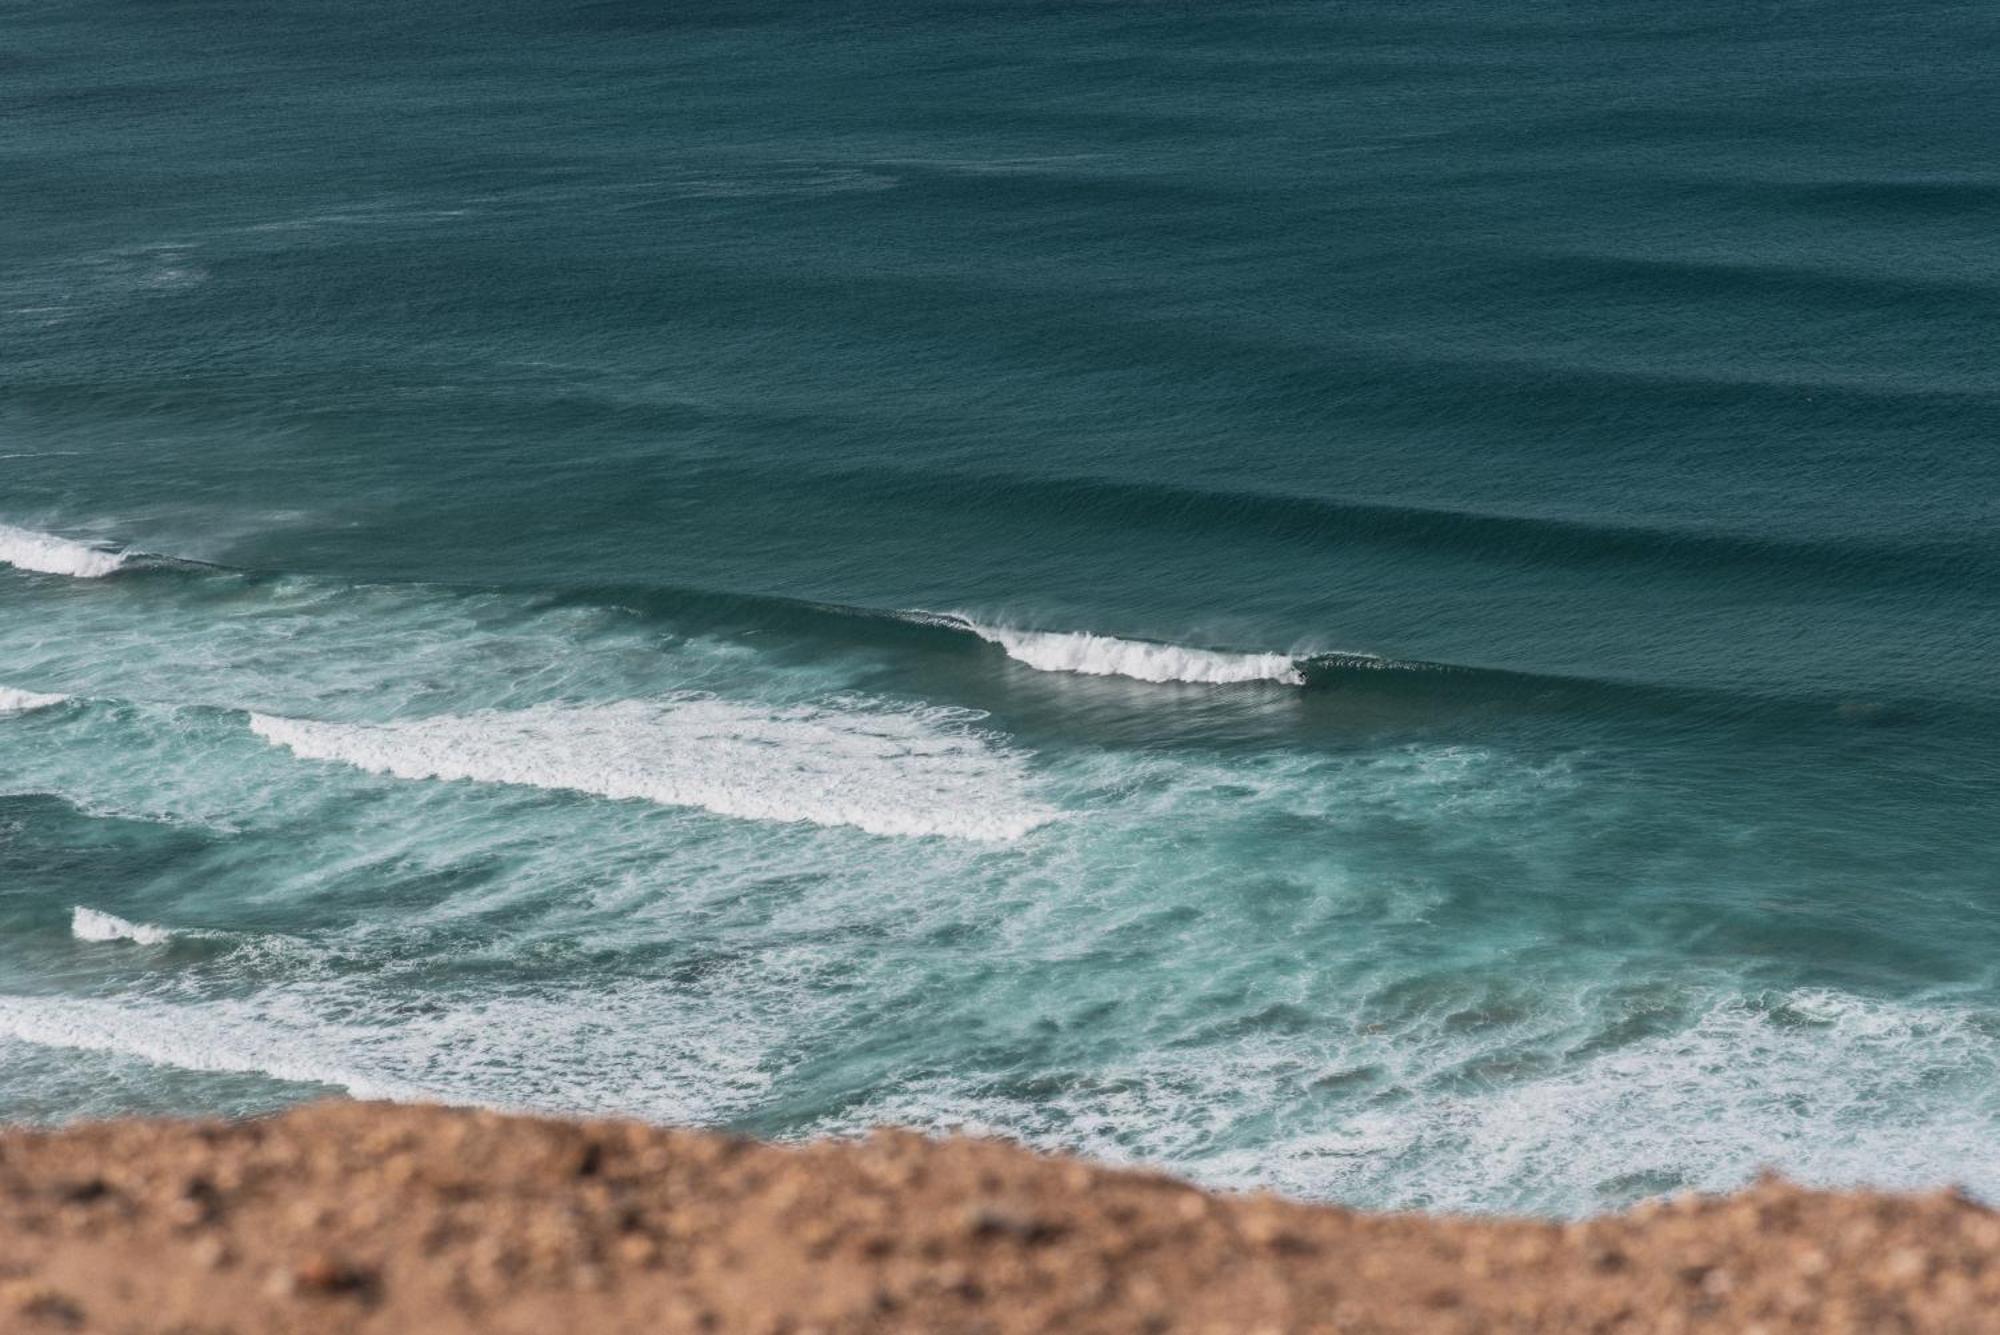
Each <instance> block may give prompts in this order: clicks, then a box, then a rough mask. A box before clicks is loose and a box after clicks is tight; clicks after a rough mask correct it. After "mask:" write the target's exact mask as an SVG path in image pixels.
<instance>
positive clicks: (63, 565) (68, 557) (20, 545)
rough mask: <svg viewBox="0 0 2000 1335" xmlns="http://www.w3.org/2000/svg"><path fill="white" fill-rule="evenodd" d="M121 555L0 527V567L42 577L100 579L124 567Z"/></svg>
mask: <svg viewBox="0 0 2000 1335" xmlns="http://www.w3.org/2000/svg"><path fill="white" fill-rule="evenodd" d="M125 555H126V554H125V553H124V552H108V551H105V550H104V549H102V548H100V547H92V546H90V545H89V544H87V543H82V542H77V541H75V540H74V539H71V538H59V537H57V536H55V535H54V534H53V533H37V532H36V531H35V530H33V529H28V528H16V527H14V526H13V525H12V524H0V565H10V566H13V567H14V568H15V569H17V570H33V571H36V572H38V573H40V574H44V575H69V576H72V577H74V578H76V579H102V578H103V577H104V576H106V575H109V574H111V573H112V572H113V571H116V570H117V569H119V568H120V567H121V566H123V565H124V564H125Z"/></svg>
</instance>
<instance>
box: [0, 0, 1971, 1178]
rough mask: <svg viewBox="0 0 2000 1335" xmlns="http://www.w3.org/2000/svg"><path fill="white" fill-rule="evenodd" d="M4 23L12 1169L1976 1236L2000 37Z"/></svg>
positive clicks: (730, 13) (1, 121)
mask: <svg viewBox="0 0 2000 1335" xmlns="http://www.w3.org/2000/svg"><path fill="white" fill-rule="evenodd" d="M0 16H4V24H3V25H0V33H4V35H5V41H4V45H0V199H4V203H0V222H4V226H0V563H4V564H0V1118H4V1119H9V1120H26V1121H60V1120H65V1119H69V1118H74V1117H78V1116H97V1115H104V1114H110V1113H118V1112H126V1111H160V1110H169V1111H222V1112H246V1111H256V1110H264V1109H269V1108H274V1107H278V1106H282V1105H284V1104H286V1103H288V1102H292V1101H295V1100H299V1099H304V1098H310V1097H316V1096H320V1095H324V1094H326V1093H328V1092H333V1091H345V1092H351V1093H353V1094H357V1095H363V1096H369V1097H389V1098H426V1099H446V1100H453V1101H461V1102H472V1103H480V1104H490V1105H495V1106H501V1107H509V1108H529V1109H538V1110H551V1111H563V1112H585V1113H618V1114H631V1115H637V1116H642V1117H647V1118H652V1119H657V1120H662V1121H669V1122H699V1123H707V1124H718V1125H725V1126H730V1127H735V1128H739V1129H742V1130H746V1131H749V1132H753V1133H756V1134H759V1135H768V1136H779V1137H797V1136H807V1135H815V1134H824V1133H841V1132H848V1131H852V1130H855V1129H858V1128H861V1127H864V1126H867V1125H870V1124H874V1123H878V1122H885V1121H887V1122H898V1123H904V1124H909V1125H915V1126H919V1127H924V1128H934V1129H941V1128H949V1127H967V1128H973V1129H979V1130H990V1131H996V1132H1001V1133H1005V1134H1008V1135H1012V1136H1016V1137H1021V1138H1025V1139H1027V1140H1030V1141H1032V1142H1034V1143H1037V1144H1043V1145H1048V1146H1054V1147H1061V1148H1068V1149H1076V1150H1083V1151H1086V1152H1089V1153H1092V1154H1096V1155H1101V1156H1106V1157H1110V1158H1116V1159H1124V1160H1136V1161H1143V1162H1148V1163H1153V1164H1158V1165H1162V1166H1165V1167H1167V1168H1169V1169H1171V1170H1173V1171H1175V1172H1179V1173H1182V1174H1186V1175H1189V1176H1192V1177H1194V1178H1197V1179H1199V1180H1202V1181H1207V1182H1213V1183H1220V1184H1228V1185H1260V1186H1269V1187H1274V1188H1278V1189H1282V1190H1285V1191H1288V1192H1294V1193H1298V1194H1302V1195H1307V1196H1312V1197H1316V1198H1326V1199H1333V1200H1339V1201H1345V1202H1352V1203H1357V1204H1363V1205H1370V1206H1398V1207H1403V1206H1421V1207H1442V1208H1451V1209H1469V1210H1529V1211H1536V1212H1546V1213H1553V1214H1574V1213H1581V1212H1588V1211H1593V1210H1599V1209H1605V1208H1610V1207H1615V1206H1618V1205H1621V1204H1624V1203H1627V1202H1630V1201H1632V1200H1634V1199H1637V1198H1640V1197H1643V1196H1645V1195H1648V1194H1651V1193H1655V1192H1660V1191H1666V1190H1672V1189H1677V1188H1682V1187H1689V1186H1693V1187H1703V1188H1709V1187H1718V1188H1719V1187H1726V1186H1729V1185H1733V1184H1735V1183H1737V1182H1739V1181H1741V1180H1742V1179H1744V1178H1745V1177H1746V1176H1747V1175H1749V1174H1750V1173H1751V1172H1753V1171H1754V1170H1755V1169H1756V1168H1757V1167H1758V1166H1760V1165H1766V1164H1769V1165H1775V1166H1777V1167H1780V1168H1782V1169H1783V1170H1785V1171H1787V1172H1789V1173H1792V1174H1794V1175H1796V1176H1799V1177H1802V1178H1804V1179H1806V1180H1809V1181H1813V1182H1824V1183H1855V1182H1867V1183H1880V1184H1887V1185H1914V1184H1931V1183H1938V1182H1944V1181H1961V1182H1965V1183H1967V1184H1969V1185H1970V1186H1972V1187H1973V1188H1974V1189H1975V1190H1977V1191H1981V1192H1983V1193H1985V1194H1988V1195H1993V1194H1996V1193H2000V1170H1996V1168H1995V1166H1994V1160H1993V1157H1992V1155H1991V1153H1990V1151H1991V1147H1992V1145H1993V1143H1994V1142H1995V1138H1996V1134H2000V972H1996V961H2000V879H1996V871H1995V869H1996V867H2000V824H1996V820H1995V815H1996V800H2000V688H1996V686H1995V683H1994V678H1993V658H1994V651H1995V648H1996V645H2000V593H1996V587H2000V586H1996V576H2000V529H1996V521H2000V450H1996V448H1995V443H1996V441H2000V375H1996V372H1995V366H1994V357H1993V351H1992V349H1993V347H1994V346H1995V332H1996V316H2000V248H1996V247H1995V246H1994V244H1993V235H1992V226H1991V223H1992V219H1993V218H1994V217H1995V216H2000V215H1996V212H1995V209H1996V205H2000V172H1996V170H1995V168H1994V165H1993V162H1992V156H1991V145H1992V143H1993V142H1994V141H1995V136H1996V131H2000V96H1996V92H1995V87H1994V84H1993V81H1992V79H1991V77H1990V70H1991V55H1992V52H1993V50H1994V49H1995V42H1996V39H2000V15H1996V12H1995V11H1994V10H1993V9H1992V8H1991V7H1990V6H1983V5H1972V4H1948V3H1941V4H1933V5H1926V6H1922V7H1897V6H1883V5H1880V4H1870V5H1863V4H1859V3H1853V2H1851V0H1829V3H1825V4H1820V5H1815V6H1811V7H1804V6H1796V5H1772V6H1766V7H1762V8H1754V9H1749V10H1746V9H1745V8H1744V7H1742V6H1740V5H1719V4H1693V5H1682V6H1677V7H1673V8H1672V9H1671V10H1669V11H1662V10H1661V9H1660V8H1659V7H1658V6H1642V5H1638V4H1633V3H1626V2H1625V0H1604V2H1601V3H1596V4H1591V5H1560V4H1558V5H1548V4H1526V3H1515V2H1514V0H1502V2H1501V3H1489V4H1483V5H1471V4H1460V3H1443V2H1440V0H1414V2H1413V3H1407V4H1398V5H1394V6H1389V5H1334V4H1327V3H1288V4H1260V5H1249V6H1241V7H1219V6H1214V7H1194V6H1169V5H1163V4H1157V3H1147V4H1125V3H1110V2H1109V0H1105V2H1100V3H1088V4H1082V3H1079V4H1026V3H1022V4H1010V3H995V4H987V5H979V6H975V5H963V4H952V3H942V2H941V0H932V2H931V3H915V2H914V0H912V2H910V3H903V2H901V0H899V2H898V3H886V2H884V3H869V4H855V5H818V6H806V5H779V4H774V3H762V4H759V3H737V4H714V5H706V6H694V7H689V6H659V5H643V4H637V3H623V2H610V3H594V4H586V5H575V6H555V5H546V4H542V5H533V4H518V3H517V4H499V5H488V6H479V7H472V6H454V5H447V6H427V7H418V8H417V9H415V10H413V9H412V8H411V7H409V6H392V5H387V4H380V3H374V2H373V0H365V2H364V3H354V2H353V0H349V2H348V3H343V4H341V5H339V6H334V5H331V4H323V3H310V2H307V3H299V4H293V5H288V6H286V7H284V9H283V12H282V13H278V12H275V11H272V10H270V9H268V7H256V6H247V5H243V4H240V3H221V2H217V0H190V2H188V3H179V4H176V5H173V6H155V5H139V4H129V3H110V2H108V0H107V2H105V3H97V2H95V0H92V2H90V3H38V2H31V3H18V2H10V3H5V4H0Z"/></svg>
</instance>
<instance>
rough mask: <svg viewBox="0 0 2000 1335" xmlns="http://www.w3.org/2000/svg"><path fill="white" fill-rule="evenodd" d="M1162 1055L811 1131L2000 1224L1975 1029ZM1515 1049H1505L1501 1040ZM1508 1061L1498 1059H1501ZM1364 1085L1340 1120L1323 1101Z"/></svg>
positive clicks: (1708, 1033)
mask: <svg viewBox="0 0 2000 1335" xmlns="http://www.w3.org/2000/svg"><path fill="white" fill-rule="evenodd" d="M1329 1031H1330V1032H1329V1033H1328V1034H1327V1035H1326V1036H1324V1037H1317V1038H1314V1039H1310V1040H1306V1039H1277V1038H1260V1039H1248V1040H1246V1039H1240V1038H1236V1039H1232V1040H1230V1041H1229V1042H1227V1043H1219V1044H1213V1045H1201V1046H1197V1047H1186V1048H1164V1049H1155V1050H1154V1051H1152V1052H1149V1053H1144V1054H1137V1055H1135V1056H1133V1057H1132V1058H1130V1059H1128V1060H1125V1061H1122V1062H1120V1063H1118V1064H1116V1065H1114V1066H1112V1067H1109V1068H1106V1069H1100V1070H1096V1071H1093V1072H1092V1073H1091V1075H1090V1077H1089V1078H1079V1079H1077V1080H1075V1081H1073V1082H1070V1083H1068V1084H1066V1085H1065V1086H1064V1087H1063V1088H1062V1089H1060V1090H1059V1091H1057V1092H1055V1093H1054V1094H1052V1095H1050V1096H1047V1097H1040V1098H1034V1099H1029V1098H1021V1097H1013V1096H1008V1095H1005V1094H1000V1093H996V1092H994V1089H993V1083H994V1082H993V1081H992V1080H991V1079H990V1078H987V1077H985V1076H984V1075H983V1074H982V1073H978V1072H974V1073H970V1074H968V1075H966V1076H953V1077H934V1078H930V1079H926V1080H923V1081H918V1082H911V1083H906V1084H902V1085H899V1086H896V1087H894V1088H892V1089H888V1090H885V1091H884V1092H883V1093H882V1094H881V1095H880V1096H878V1097H877V1098H875V1099H872V1100H870V1101H868V1102H866V1103H864V1104H860V1105H857V1106H854V1107H851V1108H848V1109H846V1110H844V1111H843V1112H842V1113H841V1114H840V1115H839V1116H837V1117H834V1118H829V1119H827V1120H826V1121H824V1122H821V1123H819V1124H817V1125H816V1126H814V1127H812V1128H810V1131H811V1132H812V1133H814V1134H850V1133H855V1132H858V1131H861V1130H863V1129H865V1128H867V1127H869V1126H872V1125H878V1124H884V1123H888V1124H900V1125H906V1126H913V1127H918V1128H927V1129H932V1130H952V1129H960V1130H968V1131H974V1132H980V1133H988V1134H991V1133H996V1132H997V1133H1000V1134H1005V1135H1009V1136H1014V1137H1018V1138H1021V1139H1023V1140H1026V1141H1028V1142H1030V1143H1032V1144H1037V1145H1041V1146H1044V1147H1047V1148H1052V1149H1060V1150H1064V1151H1068V1152H1072V1153H1078V1152H1080V1153H1084V1154H1088V1155H1091V1156H1093V1157H1097V1158H1102V1159H1107V1160H1112V1161H1126V1162H1140V1163H1146V1164H1149V1165H1153V1166H1156V1167H1161V1168H1165V1169H1168V1170H1170V1171H1173V1172H1176V1173H1180V1174H1183V1175H1186V1176H1188V1177H1191V1178H1193V1179H1195V1180H1197V1181H1200V1182H1204V1183H1207V1184H1209V1185H1212V1186H1217V1187H1224V1188H1259V1189H1276V1190H1279V1191H1282V1192H1285V1193H1287V1194H1290V1195H1295V1196H1301V1197H1305V1198H1311V1199H1322V1200H1334V1201H1339V1202H1342V1203H1345V1204H1351V1205H1357V1206H1364V1207H1367V1208H1373V1209H1425V1210H1433V1211H1449V1212H1453V1213H1458V1212H1490V1211H1504V1212H1509V1213H1516V1212H1529V1213H1536V1214H1546V1215H1557V1216H1574V1215H1585V1214H1592V1213H1596V1212H1599V1211H1602V1210H1606V1209H1611V1208H1617V1207H1621V1206H1624V1205H1627V1204H1630V1203H1631V1202H1632V1201H1633V1200H1635V1199H1638V1198H1641V1197H1643V1196H1645V1195H1648V1194H1653V1193H1657V1192H1661V1191H1666V1190H1677V1189H1682V1188H1693V1189H1696V1190H1701V1191H1727V1190H1731V1189H1734V1188H1736V1187H1738V1186H1741V1185H1742V1184H1743V1183H1744V1182H1746V1181H1747V1180H1749V1179H1750V1178H1751V1177H1752V1176H1753V1175H1755V1174H1756V1173H1757V1172H1758V1171H1759V1170H1761V1169H1765V1168H1775V1169H1777V1170H1778V1171H1780V1172H1782V1173H1784V1174H1785V1175H1787V1176H1789V1177H1792V1178H1794V1179H1796V1180H1799V1181H1802V1182H1805V1183H1808V1184H1811V1185H1817V1186H1826V1187H1876V1188H1882V1189H1890V1190H1913V1189H1922V1188H1930V1187H1937V1186H1942V1185H1947V1184H1958V1185H1962V1186H1965V1187H1967V1188H1969V1189H1970V1190H1972V1191H1973V1192H1974V1193H1975V1194H1977V1195H1979V1196H1980V1197H1982V1198H1984V1199H1988V1200H2000V1168H1997V1167H1996V1166H1995V1164H1994V1162H1993V1157H1992V1155H1991V1153H1990V1148H1991V1145H1992V1143H1993V1140H1994V1138H1995V1136H1996V1134H2000V1107H1996V1105H1995V1103H1994V1101H1993V1099H1992V1096H1991V1093H1990V1091H1991V1090H1992V1088H1993V1086H1994V1081H1995V1079H1996V1078H2000V1041H1996V1039H1995V1036H1994V1034H1993V1033H1992V1031H1991V1029H1990V1020H1989V1018H1988V1017H1985V1016H1982V1015H1981V1014H1979V1013H1978V1012H1977V1011H1974V1010H1972V1009H1969V1008H1967V1009H1961V1008H1958V1007H1954V1006H1935V1005H1924V1004H1915V1003H1905V1002H1890V1001H1878V1000H1872V999H1865V998H1861V997H1857V996H1852V995H1843V994H1831V993H1825V992H1817V991H1800V992H1794V993H1791V994H1789V995H1788V996H1782V997H1777V998H1760V999H1747V998H1740V997H1739V998H1730V999H1722V1000H1718V1001H1716V1002H1715V1003H1714V1004H1713V1005H1711V1006H1710V1007H1708V1008H1707V1009H1706V1010H1703V1011H1699V1012H1697V1013H1695V1014H1693V1015H1691V1016H1689V1017H1687V1020H1686V1022H1685V1023H1683V1024H1681V1025H1678V1026H1676V1027H1674V1028H1672V1029H1670V1030H1668V1031H1667V1032H1663V1033H1660V1034H1658V1035H1655V1036H1651V1037H1646V1038H1642V1039H1639V1040H1637V1041H1634V1042H1630V1043H1626V1044H1622V1045H1618V1046H1612V1047H1608V1048H1606V1049H1605V1050H1603V1051H1601V1052H1596V1053H1591V1054H1583V1053H1576V1052H1571V1051H1565V1050H1564V1049H1565V1048H1566V1046H1567V1045H1565V1044H1564V1043H1562V1042H1561V1041H1560V1040H1559V1039H1558V1038H1557V1037H1556V1036H1555V1035H1553V1034H1551V1035H1546V1036H1545V1040H1546V1041H1547V1051H1548V1054H1549V1056H1550V1057H1551V1058H1552V1060H1550V1061H1549V1062H1548V1063H1546V1065H1543V1064H1540V1063H1533V1062H1524V1063H1521V1065H1522V1067H1523V1074H1521V1075H1520V1076H1516V1077H1513V1078H1505V1077H1497V1078H1496V1077H1491V1076H1485V1077H1482V1078H1480V1079H1479V1080H1477V1081H1472V1082H1469V1081H1467V1080H1465V1079H1464V1074H1465V1071H1466V1068H1467V1067H1468V1066H1469V1065H1476V1064H1478V1062H1479V1061H1480V1060H1481V1058H1482V1057H1486V1056H1491V1055H1494V1054H1495V1053H1496V1052H1497V1053H1504V1054H1505V1055H1506V1057H1507V1058H1510V1059H1511V1058H1518V1056H1519V1055H1520V1054H1519V1053H1518V1052H1515V1051H1512V1050H1510V1049H1511V1045H1506V1046H1500V1047H1489V1046H1487V1044H1489V1043H1493V1042H1495V1040H1496V1039H1499V1036H1497V1035H1496V1036H1488V1037H1487V1038H1485V1039H1474V1038H1472V1037H1469V1036H1465V1035H1461V1036H1459V1037H1458V1038H1456V1039H1453V1040H1450V1041H1446V1040H1445V1039H1444V1038H1443V1036H1442V1035H1440V1034H1438V1033H1436V1032H1432V1033H1430V1034H1425V1033H1423V1032H1421V1031H1411V1030H1402V1031H1399V1032H1394V1033H1385V1034H1383V1035H1381V1036H1379V1037H1377V1036H1374V1035H1371V1034H1368V1033H1358V1034H1357V1033H1352V1032H1348V1033H1342V1032H1341V1031H1340V1029H1339V1028H1338V1027H1337V1026H1330V1027H1329ZM1516 1037H1518V1035H1516ZM1499 1041H1500V1042H1501V1043H1502V1044H1505V1040H1499ZM1363 1071H1374V1072H1377V1073H1378V1081H1379V1089H1380V1092H1379V1093H1378V1094H1377V1095H1376V1096H1374V1097H1362V1098H1357V1099H1355V1100H1354V1101H1353V1102H1351V1103H1348V1104H1346V1105H1345V1106H1342V1105H1340V1104H1337V1103H1333V1102H1331V1101H1329V1100H1327V1099H1326V1098H1325V1097H1324V1096H1323V1095H1321V1094H1319V1093H1318V1092H1317V1091H1316V1088H1315V1087H1316V1085H1318V1084H1319V1083H1321V1082H1323V1081H1326V1080H1329V1079H1336V1080H1337V1079H1340V1078H1342V1077H1343V1076H1344V1075H1345V1074H1347V1073H1352V1072H1363Z"/></svg>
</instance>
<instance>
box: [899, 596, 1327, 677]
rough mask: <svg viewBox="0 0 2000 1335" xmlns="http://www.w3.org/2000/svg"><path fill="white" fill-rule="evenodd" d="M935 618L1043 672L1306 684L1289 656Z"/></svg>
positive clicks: (1295, 662)
mask: <svg viewBox="0 0 2000 1335" xmlns="http://www.w3.org/2000/svg"><path fill="white" fill-rule="evenodd" d="M929 615H933V616H935V619H936V620H938V621H941V622H944V623H946V624H952V625H956V626H958V627H959V628H961V629H963V630H968V631H970V632H972V633H973V634H974V635H977V636H978V637H979V638H980V639H982V640H986V641H988V642H990V643H992V644H997V645H999V646H1000V647H1001V648H1002V649H1004V650H1006V652H1007V656H1008V657H1009V658H1012V659H1014V660H1015V661H1016V662H1021V663H1026V664H1027V665H1028V666H1029V667H1031V668H1035V669H1037V670H1039V671H1042V672H1076V673H1081V674H1083V675H1085V676H1091V677H1130V678H1131V679H1132V680H1134V681H1151V682H1170V681H1178V682H1190V683H1195V684H1198V685H1205V686H1221V685H1230V684H1234V683H1238V682H1250V681H1272V682H1280V683H1282V684H1284V685H1286V686H1301V685H1304V684H1305V676H1304V674H1302V673H1301V672H1300V671H1299V665H1298V663H1297V661H1296V660H1294V659H1293V658H1292V657H1291V656H1290V655H1289V654H1245V653H1232V652H1228V651H1225V650H1220V649H1191V648H1188V647H1187V646H1185V645H1179V644H1157V643H1154V642H1152V641H1149V640H1121V639H1119V638H1117V637H1116V636H1112V635H1093V634H1091V633H1090V632H1088V631H1046V630H1014V629H1012V628H1010V627H1006V626H986V625H981V624H980V623H979V622H977V621H972V620H969V619H968V618H965V617H960V616H951V615H936V614H929Z"/></svg>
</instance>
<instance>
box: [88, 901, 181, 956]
mask: <svg viewBox="0 0 2000 1335" xmlns="http://www.w3.org/2000/svg"><path fill="white" fill-rule="evenodd" d="M69 934H70V935H71V936H73V937H75V938H76V939H77V940H79V941H136V942H138V943H139V944H140V945H142V946H157V945H160V944H161V943H163V942H166V941H170V940H172V939H173V936H174V933H173V932H172V931H170V930H169V929H167V928H165V927H155V926H153V925H152V924H151V923H143V922H127V921H125V919H123V918H120V917H117V916H116V915H114V914H110V913H101V912H99V911H98V910H96V909H90V908H85V907H84V906H83V905H81V904H78V905H77V906H76V907H75V908H74V909H72V910H71V911H70V920H69Z"/></svg>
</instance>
